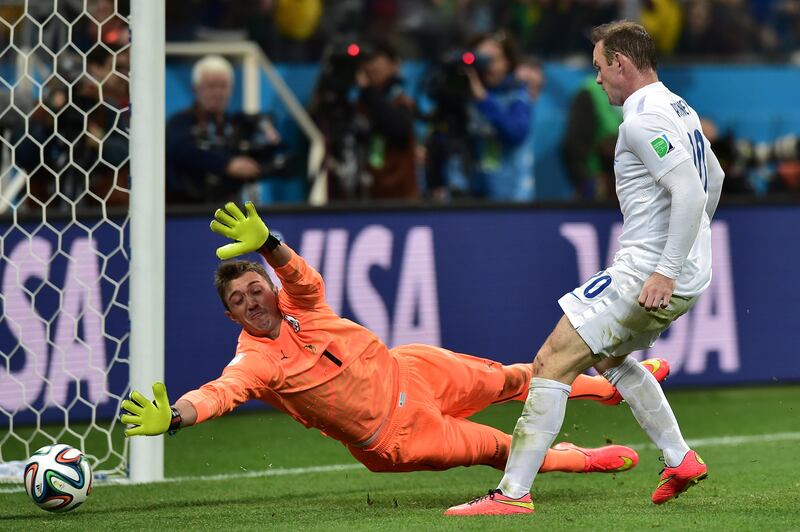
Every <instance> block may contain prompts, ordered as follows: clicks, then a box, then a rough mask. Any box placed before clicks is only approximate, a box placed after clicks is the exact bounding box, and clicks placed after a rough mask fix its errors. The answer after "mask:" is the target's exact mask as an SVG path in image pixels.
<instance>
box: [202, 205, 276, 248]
mask: <svg viewBox="0 0 800 532" xmlns="http://www.w3.org/2000/svg"><path fill="white" fill-rule="evenodd" d="M244 208H245V209H246V210H247V216H245V215H244V213H242V211H241V210H239V207H237V206H236V204H235V203H233V202H228V203H226V204H225V208H224V209H217V212H215V213H214V218H216V219H215V220H212V222H211V230H212V231H214V232H215V233H217V234H219V235H222V236H224V237H227V238H230V239H231V240H235V241H236V242H232V243H230V244H225V245H224V246H221V247H218V248H217V257H219V258H220V259H222V260H227V259H232V258H233V257H238V256H239V255H244V254H245V253H250V252H251V251H258V250H259V249H260V248H261V246H263V245H264V242H266V241H267V238H269V229H267V226H266V225H265V224H264V222H263V221H261V218H259V216H258V213H257V212H256V208H255V207H254V206H253V204H252V203H251V202H249V201H248V202H247V203H245V204H244Z"/></svg>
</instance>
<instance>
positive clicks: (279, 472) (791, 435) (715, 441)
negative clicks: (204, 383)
mask: <svg viewBox="0 0 800 532" xmlns="http://www.w3.org/2000/svg"><path fill="white" fill-rule="evenodd" d="M795 440H800V432H776V433H772V434H752V435H749V436H719V437H716V438H698V439H694V440H687V441H686V443H688V444H689V446H690V447H700V448H702V447H725V446H737V445H745V444H749V443H772V442H778V441H795ZM628 447H631V448H633V449H639V450H645V449H653V450H654V449H656V446H655V445H653V444H652V443H634V444H630V445H628ZM358 469H366V468H365V467H364V466H363V465H362V464H332V465H325V466H312V467H291V468H275V469H265V470H263V471H243V472H241V473H222V474H218V475H200V476H190V477H169V478H165V479H164V480H162V481H160V482H161V483H168V484H173V483H177V482H196V481H204V480H231V479H238V478H259V477H282V476H287V475H305V474H309V473H335V472H339V471H354V470H358ZM97 485H100V486H104V485H131V483H130V482H128V481H127V480H105V481H101V482H98V483H97ZM22 491H24V488H23V487H22V486H19V485H17V486H14V487H8V488H0V493H20V492H22Z"/></svg>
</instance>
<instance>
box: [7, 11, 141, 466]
mask: <svg viewBox="0 0 800 532" xmlns="http://www.w3.org/2000/svg"><path fill="white" fill-rule="evenodd" d="M128 14H129V6H128V5H127V3H126V2H119V1H112V0H77V1H75V0H73V1H69V0H29V1H25V2H22V1H20V2H18V3H14V2H10V3H9V2H5V3H3V5H2V6H0V84H1V85H2V87H0V133H1V137H0V150H1V152H0V283H1V285H0V288H1V290H0V311H1V312H0V463H5V464H6V465H8V464H10V463H13V462H15V461H20V460H25V459H26V458H27V457H28V456H30V455H31V453H32V452H33V451H35V450H36V449H37V448H38V447H40V446H42V445H47V444H51V443H54V442H61V443H69V444H72V445H75V446H77V447H79V448H80V449H82V450H83V451H84V452H85V453H87V454H88V455H89V456H90V460H91V462H92V465H93V467H94V470H95V471H96V473H98V474H99V475H98V476H101V477H102V476H120V475H123V476H124V475H125V474H126V469H127V466H126V460H125V456H126V451H127V449H126V446H127V444H126V442H125V440H124V438H123V437H122V435H121V427H120V426H119V422H118V421H117V419H116V413H117V412H118V408H119V403H120V401H121V399H122V397H123V396H124V395H125V394H126V393H127V387H128V384H127V379H128V337H129V333H130V326H129V325H130V324H129V316H128V279H129V264H128V263H129V261H128V258H129V253H128V242H127V238H128V236H127V235H128V222H129V213H128V209H127V205H128V196H129V190H128V168H129V164H128V162H129V159H128V157H129V155H128V152H129V150H128V144H129V142H128V122H129V115H130V113H129V101H128V96H129V90H128V89H129V83H128V81H129V78H128V64H129V60H128V58H129V48H130V45H129V41H130V38H129V31H128ZM0 475H2V471H0ZM16 480H19V479H16Z"/></svg>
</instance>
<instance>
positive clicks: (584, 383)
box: [569, 374, 617, 401]
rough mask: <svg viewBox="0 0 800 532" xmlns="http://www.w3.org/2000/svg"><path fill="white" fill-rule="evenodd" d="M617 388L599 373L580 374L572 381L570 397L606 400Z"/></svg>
mask: <svg viewBox="0 0 800 532" xmlns="http://www.w3.org/2000/svg"><path fill="white" fill-rule="evenodd" d="M616 391H617V389H616V388H614V386H613V385H612V384H611V383H610V382H608V381H607V380H606V379H605V378H603V377H601V376H600V375H597V376H595V377H590V376H589V375H583V374H581V375H578V377H577V378H576V379H575V381H574V382H573V383H572V391H571V392H570V394H569V398H570V399H588V400H590V401H606V400H608V399H611V397H612V396H613V395H614V393H616Z"/></svg>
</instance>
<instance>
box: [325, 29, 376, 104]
mask: <svg viewBox="0 0 800 532" xmlns="http://www.w3.org/2000/svg"><path fill="white" fill-rule="evenodd" d="M371 54H372V49H371V47H370V46H369V45H368V44H366V43H361V42H358V41H355V40H348V39H337V40H335V41H333V42H331V43H330V44H329V45H328V46H327V47H326V48H325V50H324V51H323V53H322V67H321V69H320V74H319V81H318V82H317V87H316V90H315V91H314V92H315V98H316V107H317V111H318V112H319V113H335V112H337V109H336V106H342V105H347V104H349V99H350V91H351V89H352V88H353V86H354V85H355V81H356V72H357V71H358V69H359V67H360V66H361V64H362V63H363V62H364V61H365V60H367V59H368V58H369V57H370V55H371Z"/></svg>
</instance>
